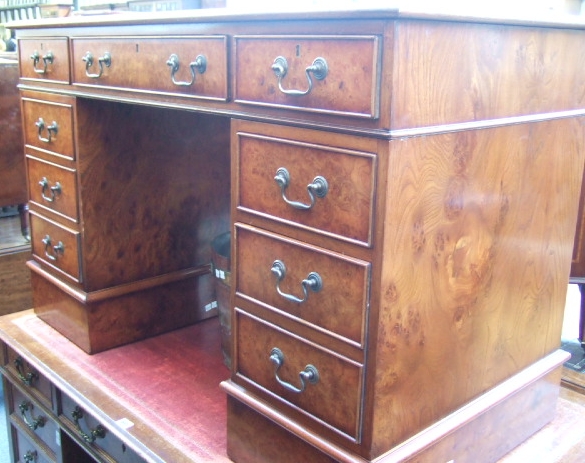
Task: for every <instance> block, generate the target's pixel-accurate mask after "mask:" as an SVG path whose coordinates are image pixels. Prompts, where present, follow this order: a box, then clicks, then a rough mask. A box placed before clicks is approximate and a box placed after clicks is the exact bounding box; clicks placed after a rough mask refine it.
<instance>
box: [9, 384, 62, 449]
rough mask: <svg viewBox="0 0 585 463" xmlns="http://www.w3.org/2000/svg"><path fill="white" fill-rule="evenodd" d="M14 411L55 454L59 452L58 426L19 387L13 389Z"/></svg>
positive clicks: (25, 425)
mask: <svg viewBox="0 0 585 463" xmlns="http://www.w3.org/2000/svg"><path fill="white" fill-rule="evenodd" d="M11 390H12V394H11V398H12V404H11V405H12V410H13V413H14V414H16V415H17V416H18V417H19V418H20V419H21V420H22V422H23V426H24V427H27V428H28V429H29V430H30V431H31V432H32V433H33V434H35V435H36V436H37V437H38V438H39V439H40V440H41V441H43V442H44V443H45V444H46V445H47V446H48V447H49V448H50V449H51V450H52V451H53V452H55V453H58V452H59V443H58V442H57V439H56V436H57V433H58V430H59V428H58V426H57V423H55V421H53V419H52V418H51V417H50V416H48V415H47V414H46V413H45V412H44V411H43V410H42V409H41V408H40V407H39V406H38V405H37V404H36V403H35V402H34V401H33V400H31V399H30V398H29V397H27V396H26V395H25V394H23V393H22V391H20V389H19V388H17V387H12V388H11Z"/></svg>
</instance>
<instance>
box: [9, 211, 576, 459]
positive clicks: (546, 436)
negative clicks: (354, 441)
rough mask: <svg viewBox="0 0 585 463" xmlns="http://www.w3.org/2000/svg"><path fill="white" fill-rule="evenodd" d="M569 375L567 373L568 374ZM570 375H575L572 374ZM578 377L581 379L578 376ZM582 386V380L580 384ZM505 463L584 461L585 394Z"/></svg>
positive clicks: (13, 219) (13, 226)
mask: <svg viewBox="0 0 585 463" xmlns="http://www.w3.org/2000/svg"><path fill="white" fill-rule="evenodd" d="M2 215H3V214H2V211H0V254H2V253H3V252H8V250H10V249H13V248H15V247H16V248H20V247H23V246H27V243H26V241H25V240H24V239H23V238H22V235H21V233H20V221H19V219H18V216H10V214H8V215H9V216H8V217H2ZM579 308H580V293H579V289H578V287H577V286H576V285H569V288H568V291H567V304H566V307H565V318H564V322H563V332H562V338H563V340H576V339H577V337H578V322H579ZM568 374H569V375H571V373H568ZM573 374H574V375H578V374H577V373H576V372H574V373H573ZM578 376H584V377H585V374H584V373H581V374H580V375H578ZM583 381H584V382H585V380H583ZM4 410H5V409H4V398H3V391H2V387H1V384H0V463H12V462H11V460H10V458H9V452H8V433H7V421H6V419H5V411H4ZM503 461H505V463H525V462H527V461H530V462H531V463H577V462H583V461H585V394H579V393H575V392H574V391H573V390H570V389H568V388H562V393H561V398H560V399H559V407H558V418H557V419H555V421H554V422H553V423H551V424H550V425H548V426H547V427H546V428H545V429H543V430H542V431H541V432H539V433H538V434H537V435H535V436H534V437H533V438H531V439H530V440H529V441H528V442H527V443H526V444H524V445H522V446H520V447H519V448H518V449H516V450H515V451H513V452H511V453H510V454H509V455H508V456H506V457H505V458H504V459H503Z"/></svg>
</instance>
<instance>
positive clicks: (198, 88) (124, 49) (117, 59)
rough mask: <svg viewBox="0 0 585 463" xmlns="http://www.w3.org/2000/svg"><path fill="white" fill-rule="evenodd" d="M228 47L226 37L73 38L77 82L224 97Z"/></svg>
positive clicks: (212, 97)
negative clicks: (90, 63) (89, 64)
mask: <svg viewBox="0 0 585 463" xmlns="http://www.w3.org/2000/svg"><path fill="white" fill-rule="evenodd" d="M226 45H227V44H226V38H225V37H224V36H212V37H205V36H202V37H177V38H162V37H156V38H154V37H152V38H145V37H125V38H116V39H103V38H89V39H85V38H77V39H73V40H72V56H73V81H74V83H77V84H88V85H100V86H107V87H117V88H124V89H128V90H147V91H150V92H153V91H154V92H162V93H178V94H181V95H184V96H191V97H198V98H206V99H216V100H226V99H227V46H226ZM88 53H89V54H91V58H89V55H88ZM108 57H109V58H108ZM100 60H101V61H100ZM90 61H91V62H92V65H91V66H88V63H89V62H90ZM108 63H109V65H108ZM173 63H174V64H173ZM191 63H193V66H191ZM100 66H101V68H100ZM173 69H175V71H174V74H173V72H172V70H173ZM171 74H173V75H171ZM173 80H174V82H173Z"/></svg>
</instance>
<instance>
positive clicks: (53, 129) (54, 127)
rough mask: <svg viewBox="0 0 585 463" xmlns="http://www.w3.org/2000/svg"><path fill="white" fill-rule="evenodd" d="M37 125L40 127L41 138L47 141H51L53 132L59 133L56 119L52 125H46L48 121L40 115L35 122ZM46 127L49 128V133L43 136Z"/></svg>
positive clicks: (39, 134)
mask: <svg viewBox="0 0 585 463" xmlns="http://www.w3.org/2000/svg"><path fill="white" fill-rule="evenodd" d="M35 125H36V126H37V127H38V137H39V140H41V141H42V142H45V143H51V139H52V137H53V134H55V135H57V132H59V126H58V125H57V123H56V122H55V121H53V123H52V124H51V125H49V126H48V127H46V123H45V121H44V120H43V118H42V117H39V120H38V121H36V122H35ZM45 127H46V128H47V133H48V134H49V136H48V137H43V130H45Z"/></svg>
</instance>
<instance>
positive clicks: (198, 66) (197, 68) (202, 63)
mask: <svg viewBox="0 0 585 463" xmlns="http://www.w3.org/2000/svg"><path fill="white" fill-rule="evenodd" d="M167 66H169V67H170V68H171V80H172V81H173V84H175V85H177V86H180V87H189V86H191V85H193V83H194V82H195V75H196V72H199V74H203V73H204V72H205V71H206V69H207V58H205V56H203V55H197V58H195V61H192V62H191V63H189V70H190V72H191V80H190V81H189V82H183V81H179V80H176V79H175V73H177V72H178V71H179V68H180V67H181V64H180V62H179V56H178V55H177V54H175V53H173V54H172V55H171V56H170V57H169V59H168V60H167Z"/></svg>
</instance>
